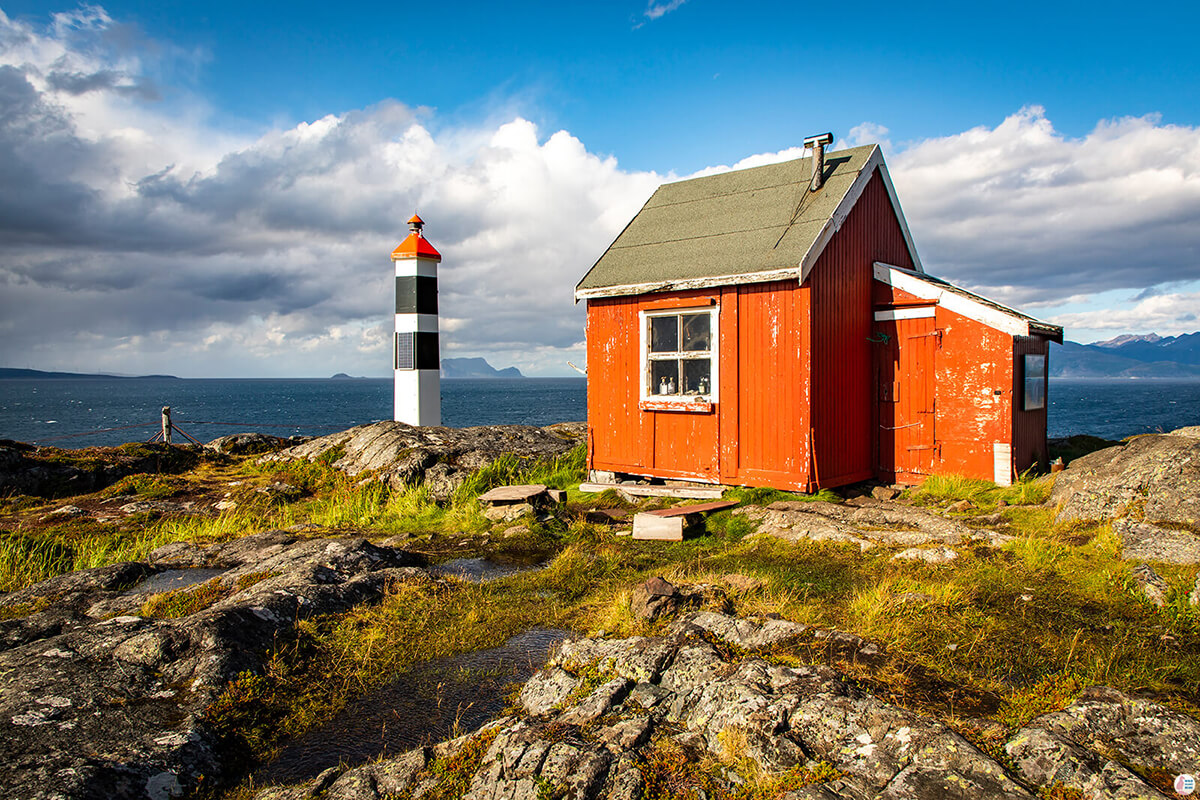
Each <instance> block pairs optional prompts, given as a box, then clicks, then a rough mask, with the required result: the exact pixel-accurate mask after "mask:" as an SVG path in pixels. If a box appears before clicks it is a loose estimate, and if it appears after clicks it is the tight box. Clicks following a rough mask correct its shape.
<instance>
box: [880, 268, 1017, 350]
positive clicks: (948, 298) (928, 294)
mask: <svg viewBox="0 0 1200 800" xmlns="http://www.w3.org/2000/svg"><path fill="white" fill-rule="evenodd" d="M875 280H877V281H882V282H884V283H886V284H887V285H888V286H895V287H896V288H897V289H900V290H902V291H905V292H908V293H909V294H911V295H915V296H916V297H919V298H921V299H922V300H930V301H932V302H934V303H937V304H938V305H939V306H941V307H942V308H944V309H946V310H948V311H953V312H955V313H956V314H962V315H963V316H964V317H967V318H969V319H973V320H975V321H976V322H982V323H983V324H984V325H987V326H988V327H989V328H995V329H996V330H998V331H1004V332H1005V333H1007V334H1009V335H1012V336H1032V335H1033V334H1032V333H1031V332H1030V330H1029V320H1027V319H1025V318H1024V317H1021V316H1018V315H1017V314H1016V312H1012V313H1005V312H1004V311H1001V310H1000V309H998V308H995V307H993V306H990V305H986V304H984V303H980V302H979V301H977V300H973V299H971V298H970V297H966V296H964V295H961V294H958V293H957V292H948V291H946V290H945V289H943V288H941V287H940V286H938V285H937V284H934V283H930V282H929V281H925V280H922V279H921V277H920V276H919V275H918V274H917V273H916V272H915V271H914V270H908V269H904V268H903V267H893V266H892V265H891V264H884V263H882V262H880V261H876V262H875Z"/></svg>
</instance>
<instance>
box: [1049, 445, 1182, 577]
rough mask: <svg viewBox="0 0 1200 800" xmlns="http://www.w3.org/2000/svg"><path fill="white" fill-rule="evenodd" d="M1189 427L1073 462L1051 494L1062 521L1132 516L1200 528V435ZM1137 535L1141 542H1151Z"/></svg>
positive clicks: (1137, 539) (1112, 448)
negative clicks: (1193, 433)
mask: <svg viewBox="0 0 1200 800" xmlns="http://www.w3.org/2000/svg"><path fill="white" fill-rule="evenodd" d="M1190 430H1191V429H1187V428H1183V429H1180V430H1178V431H1175V432H1173V433H1169V434H1147V435H1145V436H1137V437H1134V438H1133V439H1130V440H1129V441H1128V442H1126V443H1125V444H1121V445H1118V446H1116V447H1108V448H1105V449H1104V450H1097V451H1096V452H1094V453H1089V454H1088V455H1086V456H1082V457H1080V458H1077V459H1075V460H1074V461H1072V462H1071V463H1070V465H1068V467H1067V468H1066V469H1065V470H1063V471H1062V472H1060V473H1059V474H1058V477H1057V478H1056V479H1055V481H1054V491H1053V492H1052V493H1051V495H1050V502H1051V503H1054V504H1060V508H1059V512H1058V518H1057V519H1058V521H1059V522H1067V521H1069V520H1074V519H1085V520H1088V519H1108V518H1117V517H1125V516H1130V517H1132V518H1133V519H1134V520H1135V521H1145V522H1148V523H1151V524H1152V525H1153V524H1160V523H1168V525H1167V526H1166V527H1169V528H1175V527H1178V526H1184V527H1189V528H1191V529H1192V532H1193V533H1196V532H1200V527H1198V526H1200V438H1197V437H1196V436H1194V435H1191V434H1190V433H1189V432H1190ZM1132 533H1134V535H1135V540H1136V542H1137V544H1136V546H1140V547H1149V546H1152V545H1150V544H1148V543H1147V542H1146V541H1145V537H1144V536H1141V535H1138V532H1136V531H1134V532H1132ZM1123 538H1124V534H1123ZM1197 538H1200V537H1195V536H1193V537H1192V539H1197ZM1130 543H1131V542H1130V540H1129V539H1127V540H1126V544H1127V546H1128V545H1129V544H1130ZM1193 546H1195V542H1193ZM1146 557H1149V556H1146ZM1193 563H1194V562H1193Z"/></svg>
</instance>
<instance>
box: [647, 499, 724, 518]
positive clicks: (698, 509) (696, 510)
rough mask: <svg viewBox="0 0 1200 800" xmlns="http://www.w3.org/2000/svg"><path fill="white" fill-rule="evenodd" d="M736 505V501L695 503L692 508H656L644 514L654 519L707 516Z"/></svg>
mask: <svg viewBox="0 0 1200 800" xmlns="http://www.w3.org/2000/svg"><path fill="white" fill-rule="evenodd" d="M737 504H738V501H737V500H718V501H717V502H715V503H697V504H695V505H692V506H676V507H674V508H658V509H655V510H654V511H647V512H645V513H647V514H653V515H654V516H656V517H686V516H688V515H689V514H707V513H709V512H711V511H723V510H724V509H726V508H733V507H734V506H736V505H737Z"/></svg>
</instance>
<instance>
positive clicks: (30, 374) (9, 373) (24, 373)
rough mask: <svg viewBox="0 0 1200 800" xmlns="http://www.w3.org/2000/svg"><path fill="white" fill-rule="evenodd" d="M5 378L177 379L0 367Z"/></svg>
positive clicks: (171, 377)
mask: <svg viewBox="0 0 1200 800" xmlns="http://www.w3.org/2000/svg"><path fill="white" fill-rule="evenodd" d="M5 378H34V379H36V380H40V381H45V380H57V379H66V378H74V379H77V380H78V379H91V378H96V379H105V380H112V379H113V378H127V379H129V380H137V379H138V378H166V379H170V380H179V378H177V377H175V376H174V375H104V374H99V373H86V372H43V371H42V370H40V369H16V368H14V367H0V380H4V379H5Z"/></svg>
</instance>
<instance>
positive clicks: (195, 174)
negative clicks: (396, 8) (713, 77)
mask: <svg viewBox="0 0 1200 800" xmlns="http://www.w3.org/2000/svg"><path fill="white" fill-rule="evenodd" d="M89 14H90V16H87V19H85V20H82V21H81V20H74V19H72V20H68V19H66V18H63V19H62V20H60V21H58V22H56V23H55V25H54V26H53V27H52V28H51V29H50V30H47V31H40V32H39V31H35V30H33V29H31V28H29V27H27V26H22V25H20V24H19V23H15V22H13V21H10V20H8V19H7V18H5V17H3V16H2V15H0V108H2V109H3V111H4V113H3V115H0V189H2V191H0V285H3V286H4V290H3V294H2V295H0V316H2V317H3V319H4V322H3V323H2V325H3V329H4V333H5V336H4V340H3V343H2V344H0V359H2V360H3V361H4V362H7V363H18V362H19V363H23V364H24V363H30V362H32V363H38V364H46V365H51V364H53V365H54V366H56V367H60V368H72V369H84V368H87V369H89V370H90V369H94V368H98V367H100V366H103V367H104V368H115V365H112V364H110V363H109V362H111V361H113V360H114V359H118V358H119V359H124V360H125V363H124V366H123V367H122V371H129V372H135V371H136V372H143V371H144V372H151V371H154V372H158V371H162V372H175V373H178V374H186V375H196V374H201V375H203V374H217V375H221V374H226V375H228V374H261V375H279V374H282V375H288V374H291V375H295V374H315V375H321V374H325V373H332V372H334V371H347V372H353V373H355V374H385V373H386V372H387V364H388V352H387V347H388V342H389V341H390V338H389V337H388V336H387V334H386V328H387V327H388V326H389V324H390V313H389V312H390V303H391V275H392V267H391V262H390V260H389V258H388V254H389V253H390V252H391V249H392V248H393V247H394V246H395V245H396V244H397V243H398V241H399V240H400V239H401V238H403V236H404V235H405V234H406V233H407V231H406V230H405V226H404V224H403V221H404V220H405V219H407V217H408V216H409V215H410V214H411V213H412V212H413V210H415V209H419V210H420V213H421V215H422V216H423V217H424V218H425V220H426V222H427V227H426V233H427V235H428V236H429V238H430V240H431V241H432V242H434V244H435V245H436V246H437V247H438V248H439V249H440V250H441V252H442V254H443V256H444V261H443V263H442V272H441V286H440V289H441V292H440V294H441V297H440V305H441V310H442V313H443V314H444V315H446V316H447V317H448V318H450V319H456V320H461V322H460V323H459V324H453V325H447V328H446V330H445V331H444V337H443V348H444V350H445V351H446V353H447V355H451V354H472V355H473V354H485V355H486V354H488V353H495V354H497V357H498V358H505V359H507V358H511V359H512V362H511V363H515V364H517V365H518V366H521V367H522V368H523V369H526V370H530V369H532V370H533V371H538V369H549V370H551V371H553V372H558V373H562V372H563V371H565V370H566V366H565V360H566V358H570V357H573V358H574V359H575V360H581V356H580V351H579V348H578V342H579V340H580V339H581V338H582V329H583V315H582V308H581V307H577V306H575V305H574V303H573V301H572V296H571V292H572V289H573V287H574V284H575V282H576V281H577V280H578V279H579V278H580V277H581V276H582V274H583V273H584V271H586V269H587V268H588V267H589V266H591V264H592V262H593V261H594V260H595V259H596V258H597V257H598V255H599V253H601V252H603V249H604V247H605V246H606V245H607V244H608V243H609V242H610V241H611V240H612V238H613V237H614V236H615V235H616V233H617V232H619V231H620V229H621V227H623V226H624V224H625V223H626V222H627V221H628V219H629V217H631V216H632V215H633V214H634V213H635V212H636V211H637V209H638V208H639V207H640V205H641V203H643V202H644V201H645V199H646V197H648V196H649V194H650V192H651V191H652V190H653V188H654V187H655V186H656V185H657V184H658V183H659V178H658V177H657V176H656V175H654V174H652V173H630V172H626V171H623V170H621V169H619V167H618V166H617V163H616V161H615V160H614V159H612V158H601V157H599V156H596V155H594V154H592V153H589V152H588V151H587V149H586V148H585V147H584V145H583V144H582V143H581V142H580V141H579V140H578V139H576V138H574V137H573V136H571V135H570V134H568V133H567V132H565V131H559V132H557V133H554V134H552V135H551V136H549V137H548V138H545V139H543V138H542V137H541V136H540V135H539V132H538V131H537V129H536V127H535V126H534V125H533V124H532V123H531V122H528V121H526V120H524V119H520V118H516V119H513V120H511V121H509V122H507V123H505V124H503V125H500V126H498V127H496V128H493V129H490V130H488V129H477V130H471V129H462V128H459V129H452V130H449V131H447V132H445V133H439V134H436V135H435V134H434V133H432V132H431V129H430V127H428V125H427V120H426V117H425V116H423V114H422V112H418V111H414V110H413V109H410V108H408V107H405V106H403V105H401V104H399V103H395V102H385V103H381V104H380V105H378V106H375V107H372V108H368V109H363V110H360V111H351V112H347V113H345V114H341V115H336V116H334V115H331V116H327V117H324V118H322V119H318V120H315V121H312V122H309V123H302V124H300V125H297V126H295V127H293V128H291V129H287V130H269V131H266V132H265V133H263V134H262V135H261V136H258V137H256V138H244V139H232V138H230V137H228V136H224V135H222V134H221V132H220V131H218V130H214V129H213V128H212V127H211V126H210V125H207V124H206V123H204V122H203V121H202V120H201V119H200V117H201V116H202V115H201V114H200V112H196V113H195V114H192V115H185V116H184V117H179V116H177V115H176V114H175V111H174V110H170V111H168V110H163V109H159V108H157V107H156V106H155V105H154V104H153V103H150V102H147V96H146V95H144V94H143V95H136V94H132V93H130V92H126V91H122V90H121V87H122V86H124V85H125V84H129V85H134V84H136V83H137V82H138V81H142V80H143V77H142V76H141V75H140V74H139V73H138V63H139V62H138V61H137V59H136V58H134V57H131V56H129V55H127V54H124V55H122V54H112V53H107V54H105V53H101V52H100V49H99V46H98V45H97V44H96V43H95V42H93V41H91V40H89V39H88V38H87V36H86V34H87V33H89V32H90V33H93V34H95V33H96V32H98V31H102V30H103V29H104V27H105V26H106V25H109V24H111V21H110V20H108V18H107V16H106V15H104V14H103V12H100V11H95V12H89ZM97 53H100V55H97ZM105 58H108V59H109V60H108V61H106V60H105ZM63 65H67V67H69V70H70V74H71V75H73V76H79V77H75V78H72V79H71V80H70V81H67V80H65V79H61V80H58V81H57V82H55V81H53V80H49V79H48V78H47V77H46V76H47V75H48V74H50V72H51V68H52V67H54V68H58V67H61V66H63ZM118 72H119V73H120V75H121V76H122V77H120V78H119V79H117V78H113V77H112V75H114V74H116V73H118ZM97 76H99V77H97ZM122 82H124V83H122ZM81 88H86V90H85V91H80V89H81ZM34 134H37V135H34ZM200 141H203V142H206V143H207V148H206V147H197V146H195V145H196V143H197V142H200ZM214 142H215V143H217V145H216V146H214V145H213V143H214ZM5 198H7V200H6V199H5ZM54 319H59V320H71V321H72V322H71V327H74V328H75V329H77V330H86V331H88V333H89V336H87V337H80V336H76V335H72V333H71V331H70V330H61V326H60V325H57V324H54V323H51V322H50V320H54ZM547 348H549V350H547ZM556 348H557V349H560V350H562V352H566V353H568V355H567V356H564V357H562V358H558V361H559V363H557V364H554V363H551V362H548V361H545V358H544V357H543V356H540V355H539V356H534V355H532V354H534V353H542V352H543V351H545V352H552V351H554V350H555V349H556ZM524 353H529V354H531V355H529V356H528V357H526V356H523V355H522V354H524ZM135 354H136V357H137V358H139V359H140V362H139V363H136V364H130V363H128V361H129V359H130V358H132V357H134V355H135ZM559 355H561V353H560V354H559ZM555 357H556V358H557V356H555ZM535 363H536V364H537V366H535ZM497 366H507V364H506V363H499V364H497Z"/></svg>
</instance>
